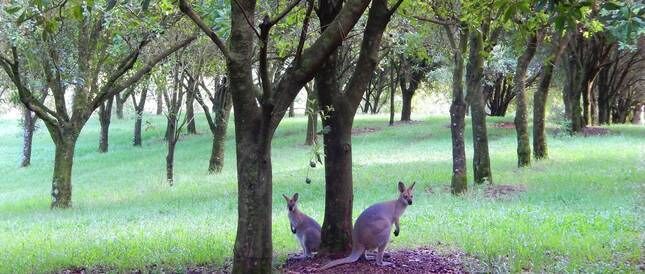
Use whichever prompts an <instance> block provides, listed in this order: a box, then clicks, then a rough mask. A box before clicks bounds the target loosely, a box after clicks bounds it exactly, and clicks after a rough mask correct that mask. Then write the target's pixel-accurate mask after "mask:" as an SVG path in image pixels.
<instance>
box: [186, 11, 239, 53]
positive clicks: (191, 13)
mask: <svg viewBox="0 0 645 274" xmlns="http://www.w3.org/2000/svg"><path fill="white" fill-rule="evenodd" d="M236 2H237V1H236ZM179 9H180V10H181V12H183V13H184V14H186V15H188V17H189V18H190V20H192V21H193V22H195V24H197V26H199V28H200V29H201V30H202V31H203V32H204V33H206V35H208V38H210V39H211V40H212V41H213V43H215V45H217V47H218V48H219V50H220V51H221V52H222V55H224V58H226V60H230V59H231V56H230V53H229V52H228V48H227V47H226V45H224V42H222V40H221V39H220V38H219V36H217V33H215V32H214V31H213V30H212V29H210V28H209V27H208V26H207V25H206V23H204V20H202V18H201V17H200V16H199V15H197V14H196V13H195V12H194V11H193V9H192V8H191V7H190V5H189V4H188V2H187V0H179Z"/></svg>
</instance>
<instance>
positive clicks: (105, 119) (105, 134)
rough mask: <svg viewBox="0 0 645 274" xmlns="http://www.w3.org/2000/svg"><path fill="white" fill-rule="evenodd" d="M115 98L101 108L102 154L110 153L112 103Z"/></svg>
mask: <svg viewBox="0 0 645 274" xmlns="http://www.w3.org/2000/svg"><path fill="white" fill-rule="evenodd" d="M118 96H119V95H116V96H115V97H118ZM115 97H112V98H110V99H108V100H107V101H106V102H105V103H103V104H102V105H101V106H100V107H99V123H100V124H101V132H100V135H99V152H100V153H105V152H107V151H108V146H109V133H110V122H111V121H112V102H113V101H114V98H115ZM122 104H123V103H122Z"/></svg>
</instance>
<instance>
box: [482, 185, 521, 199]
mask: <svg viewBox="0 0 645 274" xmlns="http://www.w3.org/2000/svg"><path fill="white" fill-rule="evenodd" d="M523 192H526V186H525V185H487V186H486V188H485V189H484V195H485V196H486V197H487V198H491V199H509V198H513V197H517V196H518V195H520V194H521V193H523Z"/></svg>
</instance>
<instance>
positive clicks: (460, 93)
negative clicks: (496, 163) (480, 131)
mask: <svg viewBox="0 0 645 274" xmlns="http://www.w3.org/2000/svg"><path fill="white" fill-rule="evenodd" d="M444 29H445V30H446V34H447V35H448V36H449V37H450V42H451V45H452V47H453V51H454V52H453V63H454V64H453V71H452V103H451V104H450V134H451V137H452V138H451V139H452V180H451V182H450V191H451V192H452V193H453V194H461V193H464V192H466V190H468V176H467V171H466V145H465V141H464V128H465V125H466V122H465V118H466V102H465V100H464V87H463V77H464V57H463V54H464V53H465V51H466V46H467V40H466V39H467V37H468V34H467V32H466V31H465V30H462V31H463V33H460V34H459V35H458V37H459V45H457V43H456V42H455V41H454V38H453V37H455V36H456V35H455V34H453V33H454V32H457V31H453V30H452V29H451V28H450V27H449V26H447V25H444Z"/></svg>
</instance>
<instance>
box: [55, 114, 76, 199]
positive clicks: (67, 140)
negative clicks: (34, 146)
mask: <svg viewBox="0 0 645 274" xmlns="http://www.w3.org/2000/svg"><path fill="white" fill-rule="evenodd" d="M48 129H49V131H50V132H51V133H52V139H53V140H54V145H55V146H56V150H55V151H56V152H55V157H54V176H53V179H52V192H51V195H52V203H51V207H52V208H68V207H71V206H72V165H73V163H74V148H75V146H76V138H77V136H78V134H77V133H75V131H74V130H72V129H62V128H56V127H55V126H53V125H48ZM54 134H55V135H56V136H57V137H54Z"/></svg>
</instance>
